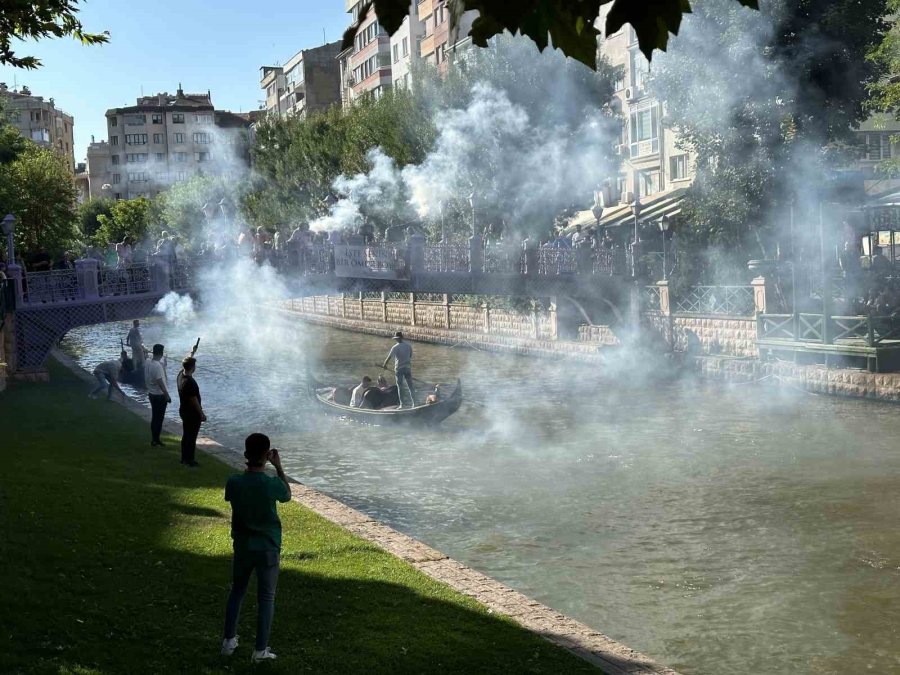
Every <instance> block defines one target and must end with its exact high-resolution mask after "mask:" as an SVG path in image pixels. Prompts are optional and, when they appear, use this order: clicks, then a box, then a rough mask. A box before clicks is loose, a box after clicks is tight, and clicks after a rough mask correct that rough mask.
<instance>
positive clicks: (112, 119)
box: [109, 117, 119, 127]
mask: <svg viewBox="0 0 900 675" xmlns="http://www.w3.org/2000/svg"><path fill="white" fill-rule="evenodd" d="M109 126H111V127H117V126H119V118H118V117H110V118H109Z"/></svg>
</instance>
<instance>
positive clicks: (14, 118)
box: [6, 110, 22, 122]
mask: <svg viewBox="0 0 900 675" xmlns="http://www.w3.org/2000/svg"><path fill="white" fill-rule="evenodd" d="M6 119H8V120H9V121H10V122H21V121H22V114H21V113H20V112H19V111H18V110H11V111H10V112H8V113H7V114H6Z"/></svg>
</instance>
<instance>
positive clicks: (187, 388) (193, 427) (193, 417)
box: [177, 356, 206, 467]
mask: <svg viewBox="0 0 900 675" xmlns="http://www.w3.org/2000/svg"><path fill="white" fill-rule="evenodd" d="M196 368H197V359H195V358H194V357H193V356H188V357H187V358H186V359H185V360H184V361H182V362H181V372H180V373H178V380H177V382H178V401H179V406H178V414H179V416H180V417H181V425H182V429H183V431H182V432H181V463H182V464H186V465H187V466H191V467H196V466H199V463H198V462H197V460H196V458H195V453H196V451H197V434H199V433H200V425H201V424H202V423H203V422H205V421H206V414H205V413H204V412H203V403H202V399H201V398H200V387H199V386H197V380H195V379H194V371H195V370H196Z"/></svg>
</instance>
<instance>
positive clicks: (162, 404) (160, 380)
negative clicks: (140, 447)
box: [144, 344, 172, 447]
mask: <svg viewBox="0 0 900 675" xmlns="http://www.w3.org/2000/svg"><path fill="white" fill-rule="evenodd" d="M164 351H165V347H164V346H163V345H161V344H155V345H153V358H152V359H151V360H149V361H147V362H145V363H144V382H145V383H146V385H147V398H149V399H150V409H151V410H152V413H153V414H152V416H151V418H150V437H151V441H150V445H154V446H158V447H161V446H162V445H163V442H162V441H161V440H160V439H159V435H160V433H161V432H162V425H163V419H164V418H165V416H166V406H168V405H169V404H170V403H171V402H172V397H171V396H169V383H168V376H167V375H166V358H165V356H164V355H163V352H164Z"/></svg>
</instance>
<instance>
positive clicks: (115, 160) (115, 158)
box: [110, 155, 119, 164]
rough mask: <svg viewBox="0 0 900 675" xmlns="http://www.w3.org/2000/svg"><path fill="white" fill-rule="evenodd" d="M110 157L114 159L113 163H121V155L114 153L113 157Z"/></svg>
mask: <svg viewBox="0 0 900 675" xmlns="http://www.w3.org/2000/svg"><path fill="white" fill-rule="evenodd" d="M110 159H111V160H112V163H113V164H118V163H119V156H118V155H113V156H112V157H110Z"/></svg>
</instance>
